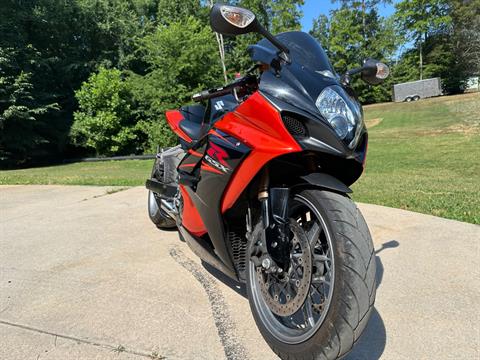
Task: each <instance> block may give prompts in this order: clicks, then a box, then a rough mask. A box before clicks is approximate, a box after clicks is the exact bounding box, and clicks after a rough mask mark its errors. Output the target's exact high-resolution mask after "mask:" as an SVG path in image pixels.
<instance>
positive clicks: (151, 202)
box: [144, 191, 159, 216]
mask: <svg viewBox="0 0 480 360" xmlns="http://www.w3.org/2000/svg"><path fill="white" fill-rule="evenodd" d="M144 201H145V200H144ZM144 206H145V205H144ZM158 210H159V208H158V203H157V199H156V198H155V194H154V193H153V192H151V191H149V192H148V212H149V213H150V216H155V215H156V214H157V212H158Z"/></svg>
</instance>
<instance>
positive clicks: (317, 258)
mask: <svg viewBox="0 0 480 360" xmlns="http://www.w3.org/2000/svg"><path fill="white" fill-rule="evenodd" d="M313 261H314V262H315V261H322V262H324V261H332V260H331V259H330V258H329V257H328V256H327V255H322V254H313Z"/></svg>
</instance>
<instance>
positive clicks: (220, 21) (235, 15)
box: [210, 4, 258, 35]
mask: <svg viewBox="0 0 480 360" xmlns="http://www.w3.org/2000/svg"><path fill="white" fill-rule="evenodd" d="M210 26H211V27H212V29H213V30H214V31H216V32H218V33H220V34H223V35H241V34H246V33H250V32H255V31H258V21H257V18H256V17H255V14H254V13H253V12H251V11H250V10H247V9H244V8H241V7H238V6H229V5H221V4H215V5H214V6H213V7H212V10H211V12H210Z"/></svg>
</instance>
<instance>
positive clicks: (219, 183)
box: [186, 130, 250, 271]
mask: <svg viewBox="0 0 480 360" xmlns="http://www.w3.org/2000/svg"><path fill="white" fill-rule="evenodd" d="M216 133H217V134H218V135H213V134H209V135H208V136H207V137H205V139H202V147H200V148H199V149H198V151H199V152H201V153H203V154H204V157H203V160H202V166H201V168H200V173H199V175H200V181H199V182H198V184H197V186H196V187H195V188H193V187H186V189H187V192H188V193H189V195H190V197H191V199H192V201H193V203H194V204H195V207H196V208H197V210H198V212H199V214H200V216H201V218H202V220H203V222H204V224H205V226H206V228H207V231H208V235H209V237H210V241H211V242H212V245H213V247H214V248H215V253H216V255H217V256H218V257H219V258H220V259H221V261H222V262H223V263H224V264H225V265H226V266H227V267H228V268H230V269H231V270H232V271H234V266H233V263H232V259H231V258H230V254H229V251H228V249H227V245H226V233H225V228H224V223H223V217H222V214H221V201H222V198H223V194H224V192H225V190H226V188H227V185H228V183H229V182H230V179H231V177H232V175H233V173H234V172H235V170H236V169H237V168H238V166H239V165H240V163H241V162H242V161H243V159H244V158H245V157H246V156H247V155H248V153H249V152H250V148H248V147H247V146H246V145H244V144H243V143H241V142H240V141H239V140H238V139H236V138H234V137H233V136H230V135H227V134H225V133H223V132H221V131H219V130H216Z"/></svg>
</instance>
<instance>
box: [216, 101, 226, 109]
mask: <svg viewBox="0 0 480 360" xmlns="http://www.w3.org/2000/svg"><path fill="white" fill-rule="evenodd" d="M224 106H225V104H224V103H223V101H222V100H220V101H217V102H216V103H215V110H217V111H220V110H223V107H224Z"/></svg>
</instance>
